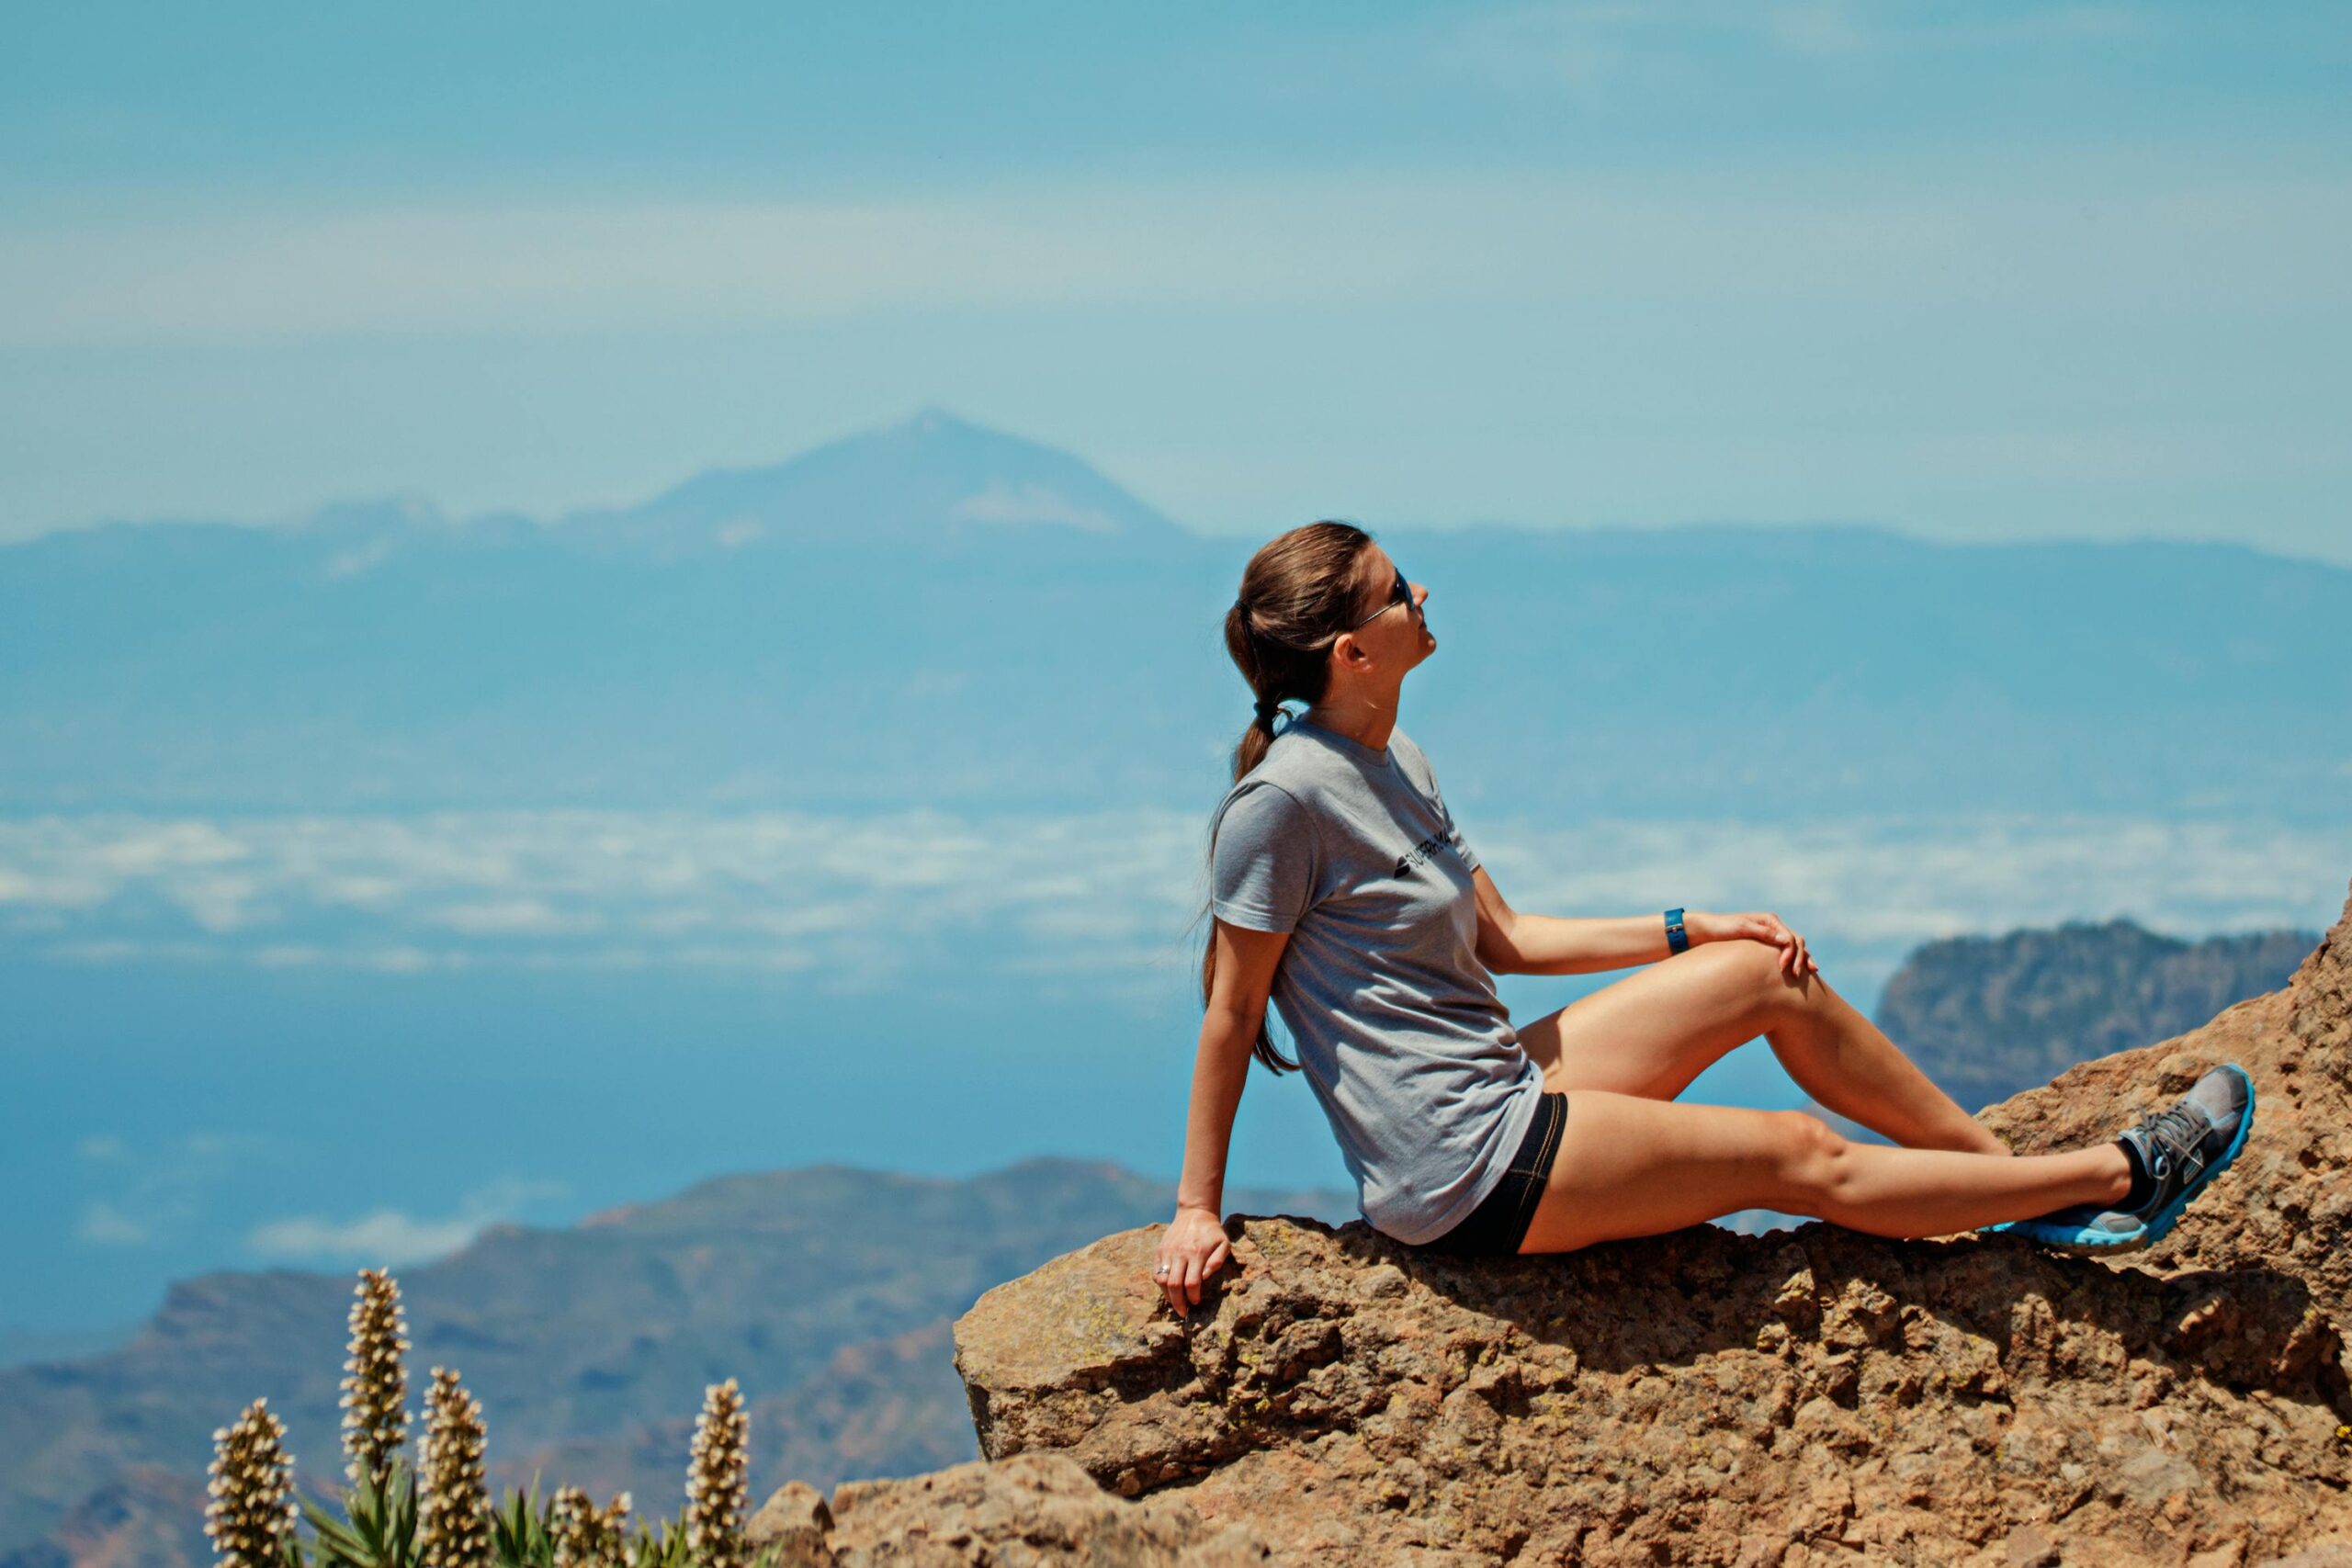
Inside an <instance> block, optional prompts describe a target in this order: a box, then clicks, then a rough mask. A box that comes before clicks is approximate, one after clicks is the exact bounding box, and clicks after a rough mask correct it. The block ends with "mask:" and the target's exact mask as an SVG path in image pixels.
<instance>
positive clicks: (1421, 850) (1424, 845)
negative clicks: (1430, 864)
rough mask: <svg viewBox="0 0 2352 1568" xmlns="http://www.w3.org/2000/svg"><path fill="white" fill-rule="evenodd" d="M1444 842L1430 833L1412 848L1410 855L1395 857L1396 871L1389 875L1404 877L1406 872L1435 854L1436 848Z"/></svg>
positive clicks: (1439, 835)
mask: <svg viewBox="0 0 2352 1568" xmlns="http://www.w3.org/2000/svg"><path fill="white" fill-rule="evenodd" d="M1444 842H1445V839H1444V837H1443V836H1442V835H1441V834H1437V833H1431V834H1430V836H1429V837H1428V838H1426V839H1423V840H1421V841H1420V842H1419V843H1418V844H1415V845H1414V846H1413V852H1412V853H1410V854H1405V855H1398V856H1397V869H1396V871H1395V872H1393V873H1391V874H1392V875H1396V876H1402V875H1404V874H1406V873H1407V872H1408V871H1410V870H1412V869H1413V867H1415V866H1417V865H1419V864H1420V863H1422V862H1423V861H1425V860H1427V859H1429V858H1430V856H1431V855H1433V854H1435V853H1437V852H1438V846H1439V845H1441V844H1442V843H1444Z"/></svg>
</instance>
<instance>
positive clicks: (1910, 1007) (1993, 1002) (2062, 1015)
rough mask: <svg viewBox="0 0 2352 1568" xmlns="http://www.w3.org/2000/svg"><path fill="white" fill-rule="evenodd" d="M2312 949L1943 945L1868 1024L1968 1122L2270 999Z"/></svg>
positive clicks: (2112, 924) (2299, 939)
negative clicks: (2238, 1007)
mask: <svg viewBox="0 0 2352 1568" xmlns="http://www.w3.org/2000/svg"><path fill="white" fill-rule="evenodd" d="M2318 940H2319V938H2318V937H2317V936H2316V935H2315V934H2313V933H2312V932H2308V931H2263V932H2260V933H2258V934H2255V935H2249V936H2217V937H2211V938H2208V939H2207V940H2205V941H2203V942H2182V941H2180V940H2178V939H2177V938H2174V937H2168V936H2159V935H2157V934H2155V933H2154V932H2153V931H2143V930H2142V929H2141V928H2140V927H2138V926H2136V925H2134V924H2132V923H2131V921H2129V920H2110V921H2109V922H2108V923H2107V924H2106V925H2089V924H2075V925H2065V926H2061V927H2059V928H2057V929H2056V930H2054V931H2011V932H2009V933H2008V934H2007V936H1996V937H1984V936H1962V937H1952V938H1950V939H1948V940H1945V941H1942V942H1929V943H1928V944H1927V945H1926V946H1924V947H1921V948H1919V949H1917V951H1916V952H1914V953H1912V954H1911V955H1910V957H1908V958H1906V959H1905V960H1904V962H1903V966H1902V968H1900V969H1898V970H1896V971H1895V973H1894V978H1893V979H1891V980H1889V981H1888V982H1887V984H1886V990H1885V992H1884V994H1883V996H1882V998H1881V999H1880V1001H1879V1006H1878V1015H1877V1021H1878V1025H1879V1027H1880V1028H1881V1029H1883V1030H1885V1031H1886V1032H1887V1034H1888V1036H1889V1037H1890V1038H1892V1039H1893V1040H1894V1042H1895V1043H1897V1044H1899V1045H1901V1046H1902V1047H1903V1049H1904V1050H1905V1052H1906V1053H1908V1054H1909V1055H1910V1056H1911V1057H1912V1058H1913V1059H1914V1060H1915V1061H1917V1062H1918V1063H1919V1065H1920V1066H1923V1067H1925V1068H1926V1069H1927V1071H1928V1076H1929V1077H1932V1078H1934V1079H1935V1080H1936V1082H1938V1083H1939V1084H1940V1085H1942V1086H1943V1088H1944V1089H1945V1090H1946V1092H1948V1093H1950V1094H1951V1097H1952V1098H1953V1099H1955V1100H1959V1101H1960V1103H1961V1105H1962V1108H1963V1109H1965V1110H1968V1111H1977V1110H1980V1109H1982V1108H1983V1107H1985V1106H1987V1105H1990V1104H1993V1103H1994V1102H1995V1101H1996V1100H2007V1099H2008V1098H2009V1096H2011V1095H2013V1094H2017V1093H2018V1092H2019V1091H2021V1090H2024V1089H2032V1088H2034V1087H2036V1086H2038V1085H2041V1084H2045V1083H2048V1082H2049V1081H2050V1080H2051V1079H2052V1078H2054V1077H2057V1076H2058V1075H2059V1074H2060V1073H2063V1072H2064V1071H2065V1070H2066V1069H2067V1068H2068V1067H2071V1066H2075V1064H2076V1063H2077V1062H2087V1061H2090V1060H2091V1059H2092V1058H2094V1057H2098V1056H2109V1055H2114V1054H2115V1053H2116V1052H2118V1051H2128V1050H2130V1049H2131V1048H2132V1047H2133V1046H2137V1045H2147V1044H2152V1043H2154V1042H2156V1041H2159V1040H2165V1039H2169V1038H2170V1037H2172V1036H2173V1035H2176V1034H2180V1033H2184V1032H2187V1031H2188V1030H2191V1029H2194V1028H2196V1027H2197V1026H2198V1025H2199V1024H2201V1023H2203V1022H2204V1021H2206V1020H2207V1019H2209V1018H2211V1017H2212V1016H2213V1015H2214V1014H2215V1013H2218V1012H2220V1011H2221V1010H2222V1009H2224V1008H2226V1007H2229V1006H2231V1005H2232V1004H2233V1003H2236V1002H2241V1001H2244V1000H2245V998H2248V997H2257V996H2260V995H2262V994H2263V993H2264V992H2266V991H2274V990H2277V989H2278V987H2280V986H2283V985H2285V984H2286V983H2287V977H2288V976H2290V975H2291V974H2293V973H2294V971H2295V965H2296V964H2300V963H2301V962H2302V959H2303V956H2304V955H2305V954H2306V953H2310V952H2311V950H2312V945H2313V944H2314V943H2315V942H2318Z"/></svg>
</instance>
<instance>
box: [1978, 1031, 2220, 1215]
mask: <svg viewBox="0 0 2352 1568" xmlns="http://www.w3.org/2000/svg"><path fill="white" fill-rule="evenodd" d="M2253 1130H2254V1080H2253V1079H2252V1078H2250V1077H2247V1076H2246V1071H2245V1068H2244V1067H2241V1066H2238V1065H2237V1064H2236V1063H2235V1062H2231V1063H2229V1064H2228V1065H2226V1066H2219V1067H2215V1068H2214V1069H2213V1070H2212V1071H2211V1072H2210V1073H2207V1074H2206V1075H2205V1076H2204V1077H2201V1078H2199V1079H2198V1080H2197V1082H2196V1083H2195V1084H2194V1085H2193V1086H2192V1087H2191V1088H2190V1089H2189V1091H2188V1093H2187V1094H2184V1095H2182V1096H2181V1097H2180V1099H2179V1100H2177V1101H2175V1102H2174V1104H2173V1106H2172V1108H2171V1109H2170V1110H2168V1111H2157V1112H2155V1113H2154V1114H2153V1115H2151V1116H2147V1117H2145V1118H2143V1119H2142V1121H2141V1122H2140V1124H2139V1125H2138V1126H2136V1127H2133V1128H2131V1129H2130V1130H2129V1131H2128V1132H2125V1133H2124V1134H2121V1137H2120V1142H2122V1143H2125V1144H2128V1145H2131V1152H2132V1154H2133V1155H2134V1156H2136V1157H2137V1158H2138V1160H2139V1162H2140V1169H2141V1170H2142V1171H2143V1173H2145V1174H2144V1179H2143V1180H2142V1181H2141V1182H2139V1183H2138V1184H2136V1185H2135V1187H2134V1191H2135V1192H2139V1193H2144V1194H2145V1201H2143V1202H2142V1203H2140V1204H2139V1205H2138V1206H2137V1207H2124V1206H2122V1205H2118V1206H2117V1207H2115V1208H2112V1209H2109V1208H2102V1207H2100V1206H2099V1205H2098V1204H2096V1203H2073V1204H2069V1205H2068V1206H2066V1207H2065V1208H2063V1209H2054V1210H2052V1211H2051V1212H2050V1213H2046V1214H2041V1215H2038V1216H2036V1217H2035V1218H2033V1219H2030V1220H2012V1221H2010V1222H2008V1223H2007V1224H1998V1225H1987V1226H1985V1229H1986V1230H1994V1231H2007V1232H2009V1233H2010V1234H2011V1235H2021V1236H2024V1237H2025V1238H2026V1239H2027V1240H2029V1241H2038V1242H2040V1243H2041V1245H2042V1246H2044V1247H2056V1248H2057V1249H2058V1250H2059V1251H2061V1252H2090V1253H2109V1252H2137V1251H2138V1250H2139V1249H2140V1248H2142V1247H2147V1246H2149V1245H2151V1244H2153V1243H2154V1242H2155V1241H2157V1240H2158V1239H2160V1238H2161V1237H2162V1236H2163V1235H2164V1234H2165V1232H2166V1231H2168V1230H2170V1229H2172V1227H2173V1223H2174V1222H2175V1221H2177V1220H2178V1219H2179V1218H2180V1213H2181V1211H2182V1210H2183V1209H2186V1208H2188V1201H2189V1200H2190V1199H2191V1198H2194V1197H2196V1196H2197V1194H2198V1193H2199V1192H2201V1191H2203V1190H2205V1184H2206V1183H2207V1182H2209V1181H2211V1180H2212V1179H2213V1178H2215V1177H2217V1176H2219V1175H2221V1174H2222V1171H2224V1170H2227V1169H2228V1168H2229V1166H2230V1162H2231V1161H2232V1160H2233V1159H2235V1158H2237V1157H2238V1151H2239V1150H2240V1149H2242V1148H2244V1147H2245V1139H2246V1134H2248V1133H2250V1132H2252V1131H2253ZM2126 1202H2127V1203H2128V1202H2129V1200H2128V1199H2127V1200H2126Z"/></svg>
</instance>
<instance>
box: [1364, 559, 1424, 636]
mask: <svg viewBox="0 0 2352 1568" xmlns="http://www.w3.org/2000/svg"><path fill="white" fill-rule="evenodd" d="M1412 602H1413V586H1412V584H1411V583H1409V582H1407V581H1405V571H1404V569H1403V568H1402V567H1399V568H1398V569H1397V582H1396V586H1394V587H1392V588H1391V589H1389V591H1388V597H1387V598H1386V599H1385V600H1383V601H1382V602H1381V605H1380V608H1379V609H1377V610H1374V612H1373V613H1372V614H1371V615H1366V616H1365V617H1364V618H1363V620H1361V621H1358V622H1357V623H1356V624H1355V625H1354V626H1350V627H1349V628H1348V630H1350V631H1355V630H1357V629H1358V628H1360V627H1363V626H1370V625H1372V623H1373V622H1374V621H1376V620H1378V619H1380V617H1381V616H1383V615H1386V614H1388V612H1389V611H1391V610H1393V609H1395V608H1396V607H1397V605H1399V604H1406V605H1409V604H1412Z"/></svg>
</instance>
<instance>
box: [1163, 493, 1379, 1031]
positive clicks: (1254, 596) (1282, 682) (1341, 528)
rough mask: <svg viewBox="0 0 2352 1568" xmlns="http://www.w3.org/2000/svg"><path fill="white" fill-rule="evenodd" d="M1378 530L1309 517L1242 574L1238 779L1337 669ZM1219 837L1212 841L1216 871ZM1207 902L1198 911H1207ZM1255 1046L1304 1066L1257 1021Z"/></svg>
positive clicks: (1212, 973)
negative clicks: (1281, 723)
mask: <svg viewBox="0 0 2352 1568" xmlns="http://www.w3.org/2000/svg"><path fill="white" fill-rule="evenodd" d="M1371 544H1372V536H1371V535H1370V534H1367V533H1365V532H1364V531H1363V529H1362V528H1359V527H1357V526H1356V525H1354V524H1352V523H1335V522H1321V523H1309V524H1306V525H1304V526H1302V527H1297V528H1293V529H1292V530H1291V531H1290V532H1289V533H1287V534H1283V535H1280V536H1277V537H1275V538H1273V539H1271V540H1269V541H1268V542H1267V543H1266V544H1265V545H1264V546H1262V547H1260V549H1259V551H1258V553H1257V554H1256V555H1254V556H1251V557H1250V564H1249V566H1247V567H1246V568H1244V569H1243V570H1242V573H1241V592H1240V595H1239V596H1238V598H1237V599H1235V601H1234V603H1233V607H1232V608H1231V609H1228V610H1227V611H1226V613H1225V648H1226V651H1227V653H1229V654H1231V655H1232V656H1233V662H1234V665H1235V667H1236V668H1238V670H1240V671H1241V678H1242V679H1243V680H1245V681H1247V682H1250V694H1252V696H1253V697H1255V699H1256V702H1257V708H1258V716H1257V717H1256V718H1255V719H1253V720H1252V721H1251V722H1250V728H1248V729H1246V730H1244V731H1242V734H1241V741H1240V744H1238V745H1237V746H1236V747H1234V749H1233V782H1234V783H1236V784H1238V783H1240V782H1241V780H1242V779H1243V777H1244V776H1246V775H1247V774H1248V773H1249V772H1250V770H1251V769H1252V768H1255V767H1256V766H1257V765H1258V764H1259V763H1260V762H1262V761H1265V760H1266V748H1267V747H1268V746H1270V745H1272V743H1273V739H1274V716H1275V714H1276V712H1277V711H1278V709H1279V705H1281V704H1283V703H1285V702H1294V701H1295V702H1302V703H1305V704H1306V705H1307V706H1309V707H1312V706H1314V705H1316V704H1317V703H1319V702H1321V701H1322V700H1323V688H1324V687H1325V685H1326V684H1327V683H1328V682H1329V680H1330V677H1331V665H1330V660H1329V654H1330V651H1331V645H1332V644H1333V643H1335V642H1337V641H1338V640H1339V638H1340V633H1341V632H1342V631H1345V630H1346V629H1347V627H1348V626H1349V625H1350V623H1351V621H1352V620H1353V619H1354V611H1355V609H1356V607H1357V606H1356V601H1357V600H1358V599H1360V598H1362V597H1363V587H1362V585H1361V584H1359V583H1358V582H1357V581H1356V576H1357V571H1358V568H1359V567H1360V566H1361V564H1362V562H1363V552H1364V550H1365V549H1366V548H1367V547H1369V546H1370V545H1371ZM1209 857H1210V863H1211V867H1212V872H1211V874H1212V877H1214V874H1215V872H1214V866H1215V863H1216V840H1215V839H1214V837H1212V839H1211V840H1210V842H1209ZM1210 912H1211V911H1210V910H1209V909H1208V908H1204V909H1203V910H1202V911H1201V919H1207V918H1208V916H1209V914H1210ZM1215 989H1216V926H1215V925H1214V924H1211V926H1210V927H1209V941H1208V947H1207V950H1206V951H1205V952H1204V953H1202V954H1201V1005H1202V1007H1204V1008H1206V1007H1207V1006H1208V1003H1209V998H1210V997H1211V996H1213V995H1214V994H1215ZM1251 1054H1252V1055H1255V1056H1256V1057H1257V1058H1258V1060H1260V1061H1261V1062H1263V1063H1264V1064H1265V1065H1266V1066H1268V1067H1269V1068H1271V1069H1272V1070H1273V1071H1274V1072H1276V1073H1278V1074H1279V1073H1283V1072H1293V1071H1295V1070H1296V1069H1297V1067H1298V1064H1297V1063H1296V1062H1295V1061H1292V1060H1291V1059H1290V1058H1289V1057H1287V1056H1285V1055H1283V1054H1282V1052H1281V1050H1280V1049H1279V1048H1277V1047H1276V1046H1275V1044H1274V1038H1273V1035H1272V1033H1271V1032H1269V1031H1268V1029H1267V1028H1266V1025H1265V1023H1264V1021H1262V1020H1261V1021H1260V1022H1259V1025H1258V1039H1257V1042H1256V1043H1255V1044H1254V1045H1253V1046H1252V1047H1251Z"/></svg>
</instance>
